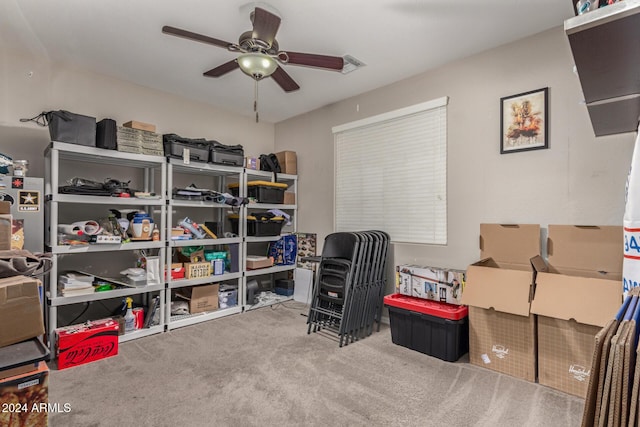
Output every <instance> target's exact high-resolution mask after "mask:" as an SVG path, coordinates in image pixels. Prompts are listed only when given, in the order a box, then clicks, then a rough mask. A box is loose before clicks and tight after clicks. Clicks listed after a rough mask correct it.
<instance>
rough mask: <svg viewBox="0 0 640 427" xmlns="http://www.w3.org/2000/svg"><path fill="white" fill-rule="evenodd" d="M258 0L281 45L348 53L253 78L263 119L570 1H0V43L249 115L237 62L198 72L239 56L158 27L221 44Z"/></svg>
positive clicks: (397, 71)
mask: <svg viewBox="0 0 640 427" xmlns="http://www.w3.org/2000/svg"><path fill="white" fill-rule="evenodd" d="M255 6H260V7H263V8H265V9H267V10H270V11H272V12H275V13H276V14H278V15H279V16H280V17H281V18H282V23H281V25H280V29H279V30H278V33H277V40H278V42H279V44H280V49H281V50H284V51H286V50H290V51H295V52H308V53H316V54H324V55H332V56H343V55H345V54H350V55H352V56H354V57H355V58H357V59H359V60H360V61H362V62H364V63H365V64H367V65H366V66H365V67H363V68H361V69H358V70H356V71H354V72H352V73H350V74H341V73H340V72H335V71H333V72H332V71H324V70H318V69H313V68H307V67H300V66H294V65H285V66H283V68H284V69H285V71H286V72H287V73H288V74H289V75H290V76H291V77H292V78H293V79H294V80H295V81H296V82H297V83H298V84H299V85H300V86H301V89H300V90H298V91H296V92H291V93H285V92H284V91H282V89H280V87H279V86H278V85H277V84H276V83H275V82H273V81H272V80H271V79H265V80H263V81H261V82H260V83H259V110H260V118H261V121H267V122H274V123H275V122H279V121H281V120H284V119H287V118H289V117H293V116H295V115H298V114H301V113H304V112H307V111H311V110H314V109H316V108H319V107H322V106H325V105H328V104H331V103H334V102H337V101H339V100H342V99H345V98H348V97H351V96H354V95H357V94H360V93H363V92H366V91H369V90H372V89H375V88H378V87H381V86H385V85H387V84H390V83H393V82H395V81H398V80H402V79H405V78H407V77H409V76H413V75H416V74H419V73H421V72H424V71H426V70H428V69H431V68H434V67H438V66H440V65H442V64H445V63H447V62H450V61H453V60H455V59H458V58H463V57H466V56H469V55H471V54H473V53H476V52H480V51H483V50H486V49H490V48H492V47H495V46H499V45H501V44H505V43H508V42H510V41H514V40H517V39H520V38H523V37H526V36H529V35H532V34H535V33H538V32H540V31H544V30H546V29H549V28H552V27H555V26H559V25H562V23H563V21H564V20H565V19H567V18H569V17H570V16H572V15H573V13H572V12H573V11H572V7H571V0H534V1H532V0H315V1H312V0H270V1H269V2H268V3H265V2H246V1H245V0H130V1H125V0H106V1H105V0H103V1H97V0H57V1H44V0H2V1H0V43H2V46H3V47H5V48H9V49H20V50H23V51H26V52H29V53H31V54H34V55H44V56H45V57H46V58H48V59H50V60H51V61H61V62H63V63H68V64H73V65H74V66H79V67H83V68H86V69H89V70H92V71H95V72H98V73H102V74H105V75H109V76H113V77H116V78H119V79H123V80H127V81H131V82H134V83H137V84H140V85H143V86H148V87H151V88H155V89H160V90H163V91H167V92H171V93H174V94H176V95H180V96H183V97H186V98H190V99H194V100H199V101H203V102H206V103H209V104H211V105H213V106H216V107H219V108H222V109H225V110H228V111H231V112H235V113H238V114H242V115H246V116H252V115H253V96H254V84H253V81H252V80H251V78H250V77H248V76H246V75H244V74H243V73H242V72H241V71H240V70H235V71H233V72H231V73H229V74H226V75H224V76H222V77H220V78H209V77H203V76H202V73H203V72H204V71H206V70H209V69H211V68H214V67H216V66H217V65H220V64H222V63H224V62H227V61H230V60H232V59H233V58H234V57H235V56H236V54H234V53H232V52H229V51H227V50H225V49H222V48H218V47H215V46H209V45H206V44H203V43H197V42H194V41H189V40H185V39H182V38H177V37H173V36H169V35H165V34H162V32H161V28H162V26H163V25H171V26H174V27H179V28H183V29H186V30H190V31H193V32H196V33H200V34H204V35H208V36H211V37H214V38H217V39H221V40H225V41H228V42H234V43H235V42H237V41H238V37H239V36H240V34H241V33H242V32H244V31H247V30H250V29H251V22H250V20H249V12H250V11H251V10H252V9H253V7H255Z"/></svg>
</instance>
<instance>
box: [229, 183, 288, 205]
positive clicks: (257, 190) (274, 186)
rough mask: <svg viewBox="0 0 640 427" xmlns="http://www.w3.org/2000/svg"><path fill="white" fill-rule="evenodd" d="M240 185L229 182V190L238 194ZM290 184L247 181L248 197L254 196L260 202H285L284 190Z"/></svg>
mask: <svg viewBox="0 0 640 427" xmlns="http://www.w3.org/2000/svg"><path fill="white" fill-rule="evenodd" d="M238 188H239V185H238V184H237V183H234V184H229V190H230V191H231V194H233V195H234V196H236V197H237V196H238ZM287 188H289V185H287V184H285V183H282V182H269V181H249V182H247V197H250V198H254V199H256V201H257V202H258V203H284V192H285V191H286V190H287Z"/></svg>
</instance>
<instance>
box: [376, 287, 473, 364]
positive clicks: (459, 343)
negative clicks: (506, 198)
mask: <svg viewBox="0 0 640 427" xmlns="http://www.w3.org/2000/svg"><path fill="white" fill-rule="evenodd" d="M384 305H385V307H387V308H388V309H389V322H390V324H391V341H392V342H393V343H394V344H398V345H401V346H403V347H407V348H410V349H412V350H416V351H419V352H420V353H424V354H428V355H429V356H433V357H437V358H438V359H442V360H446V361H447V362H455V361H456V360H458V359H459V358H460V357H462V356H463V355H464V354H465V353H467V352H468V351H469V321H468V308H467V307H465V306H458V305H453V304H446V303H443V302H438V301H430V300H425V299H419V298H413V297H409V296H406V295H401V294H393V295H387V296H386V297H384Z"/></svg>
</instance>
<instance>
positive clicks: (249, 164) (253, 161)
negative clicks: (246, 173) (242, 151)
mask: <svg viewBox="0 0 640 427" xmlns="http://www.w3.org/2000/svg"><path fill="white" fill-rule="evenodd" d="M244 167H245V168H247V169H252V170H260V159H259V158H257V157H245V158H244Z"/></svg>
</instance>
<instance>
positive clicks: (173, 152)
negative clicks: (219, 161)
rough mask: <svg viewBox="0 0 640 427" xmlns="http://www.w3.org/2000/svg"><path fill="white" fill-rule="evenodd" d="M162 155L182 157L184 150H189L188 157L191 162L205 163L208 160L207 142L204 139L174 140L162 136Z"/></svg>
mask: <svg viewBox="0 0 640 427" xmlns="http://www.w3.org/2000/svg"><path fill="white" fill-rule="evenodd" d="M162 143H163V145H164V155H165V156H167V157H174V158H177V159H183V158H184V150H185V149H188V150H189V159H190V160H191V161H192V162H202V163H207V162H208V161H209V143H207V142H206V141H204V140H203V141H200V142H196V141H191V142H184V141H176V140H171V139H165V138H163V141H162Z"/></svg>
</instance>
